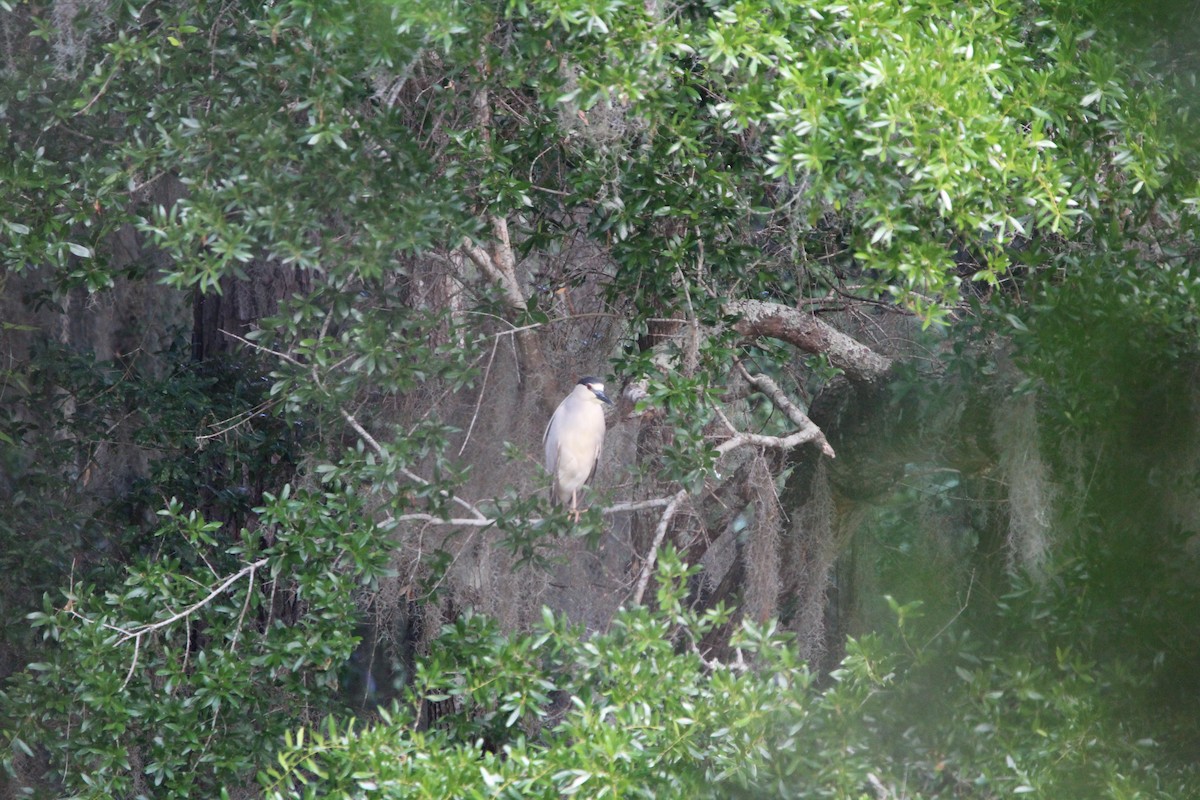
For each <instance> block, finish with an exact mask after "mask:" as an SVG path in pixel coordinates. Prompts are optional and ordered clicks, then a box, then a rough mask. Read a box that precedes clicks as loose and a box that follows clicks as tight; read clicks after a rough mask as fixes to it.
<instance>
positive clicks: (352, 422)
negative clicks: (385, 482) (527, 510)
mask: <svg viewBox="0 0 1200 800" xmlns="http://www.w3.org/2000/svg"><path fill="white" fill-rule="evenodd" d="M338 411H340V412H341V413H342V418H343V419H345V420H346V424H348V425H349V426H350V427H351V428H353V429H354V432H355V433H357V434H358V435H359V436H360V437H362V440H363V441H364V442H366V444H367V447H370V448H371V449H372V450H373V451H375V455H377V456H379V457H380V458H382V459H383V460H385V461H390V460H391V456H390V455H389V454H388V452H387V450H385V449H384V448H383V445H381V444H380V443H379V442H378V441H376V440H375V437H374V436H372V435H371V434H370V433H369V432H368V431H367V429H366V428H364V427H363V426H362V423H360V422H359V421H358V420H356V419H355V418H354V415H353V414H351V413H350V412H349V411H347V410H346V409H344V408H341V407H340V406H339V407H338ZM400 472H401V473H402V474H403V475H404V477H406V478H408V479H409V480H410V481H413V482H415V483H419V484H421V485H422V486H429V485H430V483H429V481H427V480H425V479H424V478H422V477H421V476H420V475H418V474H416V473H415V472H413V471H412V470H410V469H408V468H407V467H400ZM442 496H443V497H448V498H449V499H450V500H451V501H452V502H454V503H457V504H458V505H460V506H462V507H463V508H465V509H466V510H467V511H470V512H471V513H472V514H474V515H475V519H476V520H486V521H487V523H488V524H491V520H488V518H487V517H486V516H485V515H484V514H483V512H482V511H480V510H479V509H478V508H476V507H475V506H473V505H471V504H470V503H468V502H467V501H466V500H463V499H462V498H461V497H459V496H458V495H456V494H450V493H449V492H447V491H445V490H443V491H442Z"/></svg>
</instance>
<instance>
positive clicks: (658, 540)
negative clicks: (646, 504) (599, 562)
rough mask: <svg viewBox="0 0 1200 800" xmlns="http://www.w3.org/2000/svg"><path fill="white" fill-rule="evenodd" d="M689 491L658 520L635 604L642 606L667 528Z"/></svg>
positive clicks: (677, 496)
mask: <svg viewBox="0 0 1200 800" xmlns="http://www.w3.org/2000/svg"><path fill="white" fill-rule="evenodd" d="M687 494H688V493H687V489H680V490H679V491H678V492H676V493H675V495H674V496H673V497H672V498H671V501H670V502H669V503H667V508H666V510H665V511H663V514H662V517H660V518H659V520H658V527H657V528H655V529H654V541H653V542H652V543H651V544H650V552H649V553H647V554H646V563H645V564H642V572H641V575H639V576H638V582H637V589H636V590H634V593H633V602H634V603H635V604H637V605H641V603H642V597H644V596H645V594H646V587H647V586H648V585H649V584H650V575H651V574H652V573H653V572H654V562H655V561H656V560H657V559H658V549H659V548H660V547H662V543H663V539H665V538H666V536H667V528H669V527H670V526H671V520H672V519H673V518H674V516H675V512H676V511H678V510H679V504H680V503H682V502H683V500H684V498H686V497H687Z"/></svg>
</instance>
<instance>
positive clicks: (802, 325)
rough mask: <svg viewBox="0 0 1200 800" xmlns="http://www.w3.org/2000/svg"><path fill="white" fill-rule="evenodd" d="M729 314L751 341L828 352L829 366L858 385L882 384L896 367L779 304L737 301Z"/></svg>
mask: <svg viewBox="0 0 1200 800" xmlns="http://www.w3.org/2000/svg"><path fill="white" fill-rule="evenodd" d="M724 311H725V313H726V314H729V315H732V316H736V317H739V319H738V321H737V322H735V323H734V326H733V329H734V330H736V331H737V332H738V333H740V334H742V335H743V336H746V337H748V338H751V339H756V338H758V337H760V336H769V337H771V338H772V339H780V340H781V341H785V342H787V343H788V344H791V345H795V346H796V347H798V348H800V349H801V350H804V351H805V352H808V353H824V354H825V355H826V356H827V357H828V358H829V363H831V364H833V365H834V366H835V367H837V368H839V369H841V370H844V371H845V372H846V375H847V376H848V377H849V378H850V379H851V380H853V381H855V382H856V383H869V384H871V383H879V382H881V381H882V380H883V379H884V377H885V376H886V375H887V373H888V371H889V370H891V368H892V361H891V359H889V358H887V357H886V356H881V355H879V354H878V353H876V352H875V351H874V350H872V349H871V348H869V347H867V346H866V345H864V344H862V343H861V342H858V341H856V340H855V339H854V338H853V337H850V336H847V335H846V334H844V333H842V332H841V331H839V330H837V329H836V328H834V327H833V326H832V325H829V324H828V323H826V322H823V321H822V320H820V319H818V318H817V317H815V316H813V315H812V314H808V313H805V312H803V311H798V310H797V309H795V308H792V307H790V306H785V305H780V304H779V303H767V302H764V301H762V300H734V301H731V302H728V303H726V304H725V306H724Z"/></svg>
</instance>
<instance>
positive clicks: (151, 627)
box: [64, 558, 269, 689]
mask: <svg viewBox="0 0 1200 800" xmlns="http://www.w3.org/2000/svg"><path fill="white" fill-rule="evenodd" d="M268 561H269V559H266V558H260V559H259V560H258V561H255V562H254V563H252V564H247V565H246V566H244V567H242V568H241V569H240V570H238V571H237V572H235V573H234V574H232V575H230V576H229V577H227V578H225V579H224V580H223V581H221V582H220V583H218V584H217V585H216V586H215V587H213V589H212V590H211V591H209V593H208V594H207V595H205V596H204V597H203V598H202V599H200V600H198V601H196V602H195V603H192V604H191V605H190V606H188V607H187V608H185V609H183V610H182V611H178V612H176V613H174V614H172V615H171V616H169V617H167V618H166V619H162V620H159V621H158V622H152V623H150V624H148V625H142V626H140V627H137V628H132V629H130V628H122V627H121V626H120V625H110V624H108V623H107V622H100V623H97V622H96V620H93V619H90V618H88V617H85V616H84V615H82V614H80V613H79V612H78V611H76V610H75V609H74V608H72V607H71V604H70V603H68V604H67V608H65V609H64V610H65V611H66V612H67V613H68V614H70V615H71V616H73V617H75V618H76V619H80V620H82V621H84V622H87V623H89V624H92V625H96V624H98V625H100V626H101V627H103V628H106V629H107V630H110V631H115V632H117V633H119V634H120V638H118V639H117V644H122V643H124V642H127V641H129V640H130V639H132V640H133V660H132V661H131V662H130V663H129V671H128V672H126V673H125V680H124V682H122V684H121V688H122V689H124V688H125V687H126V686H128V685H129V681H130V680H131V679H132V678H133V672H134V670H135V669H136V668H137V664H138V655H139V654H140V652H141V648H142V637H143V636H145V635H146V634H149V633H154V632H155V631H158V630H162V629H163V628H166V627H168V626H170V625H173V624H175V623H176V622H178V621H179V620H181V619H185V618H187V617H190V616H191V615H192V614H194V613H196V612H197V611H199V610H200V609H202V608H204V607H205V606H206V605H208V604H209V603H211V602H212V601H213V600H215V599H217V598H218V597H220V596H221V595H222V594H223V593H224V592H225V590H227V589H228V588H229V587H230V586H232V585H233V584H235V583H237V582H238V581H239V580H241V579H242V578H244V577H246V576H247V575H248V576H250V580H249V585H248V586H247V592H250V591H253V589H254V573H255V572H257V571H258V570H260V569H262V568H263V567H265V566H266V565H267V563H268ZM247 598H249V594H247ZM242 616H243V617H244V616H245V608H244V607H243V609H242ZM239 623H240V619H239ZM233 646H234V647H236V646H237V638H236V635H235V637H234V640H233Z"/></svg>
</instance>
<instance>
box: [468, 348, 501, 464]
mask: <svg viewBox="0 0 1200 800" xmlns="http://www.w3.org/2000/svg"><path fill="white" fill-rule="evenodd" d="M499 346H500V337H499V336H494V337H492V352H491V354H490V355H489V356H488V362H487V366H486V367H484V368H483V382H482V383H480V384H479V396H478V397H477V398H475V412H474V413H473V414H471V424H470V425H468V426H467V435H466V436H464V437H463V443H462V447H460V448H458V454H459V455H460V456H461V455H462V454H463V451H464V450H466V449H467V443H468V442H470V441H471V431H473V430H475V421H476V420H478V419H479V408H480V406H482V405H483V395H484V393H485V392H486V391H487V383H488V378H489V377H490V376H491V374H492V362H493V361H495V360H496V348H498V347H499Z"/></svg>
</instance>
